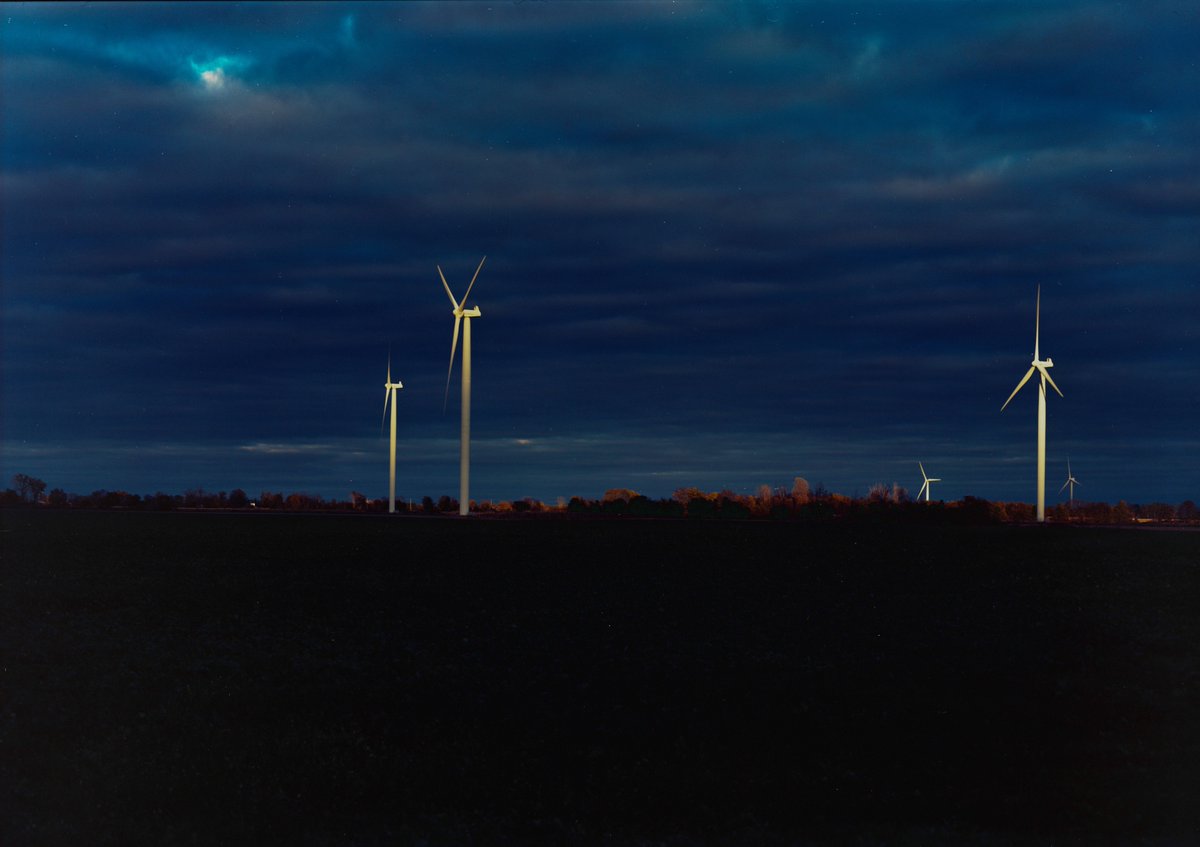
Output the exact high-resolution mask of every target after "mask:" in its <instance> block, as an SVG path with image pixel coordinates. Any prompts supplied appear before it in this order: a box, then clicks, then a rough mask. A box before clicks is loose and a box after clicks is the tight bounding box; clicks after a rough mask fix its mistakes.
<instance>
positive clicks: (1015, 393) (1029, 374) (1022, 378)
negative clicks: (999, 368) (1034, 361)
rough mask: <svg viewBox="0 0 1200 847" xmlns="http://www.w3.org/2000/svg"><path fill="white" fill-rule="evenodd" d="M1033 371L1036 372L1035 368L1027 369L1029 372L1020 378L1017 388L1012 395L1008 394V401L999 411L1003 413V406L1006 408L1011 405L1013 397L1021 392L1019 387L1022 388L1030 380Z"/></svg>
mask: <svg viewBox="0 0 1200 847" xmlns="http://www.w3.org/2000/svg"><path fill="white" fill-rule="evenodd" d="M1035 370H1037V368H1036V367H1031V368H1030V369H1029V370H1028V371H1027V372H1026V373H1025V376H1023V377H1021V381H1020V382H1018V383H1017V387H1016V388H1014V389H1013V393H1012V394H1010V395H1008V399H1007V400H1005V401H1004V406H1001V407H1000V411H1002V412H1003V411H1004V408H1005V406H1007V405H1008V404H1009V403H1011V402H1012V399H1013V398H1014V397H1016V396H1017V392H1018V391H1020V390H1021V386H1023V385H1024V384H1025V383H1027V382H1029V378H1030V377H1031V376H1033V372H1034V371H1035Z"/></svg>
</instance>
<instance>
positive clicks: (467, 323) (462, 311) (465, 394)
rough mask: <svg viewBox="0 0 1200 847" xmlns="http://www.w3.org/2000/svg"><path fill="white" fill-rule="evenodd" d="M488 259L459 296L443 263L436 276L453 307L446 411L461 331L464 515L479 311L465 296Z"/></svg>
mask: <svg viewBox="0 0 1200 847" xmlns="http://www.w3.org/2000/svg"><path fill="white" fill-rule="evenodd" d="M486 261H487V256H484V257H483V258H482V259H480V260H479V267H477V268H476V269H475V276H473V277H471V284H470V285H468V286H467V293H466V294H464V295H463V296H462V300H455V299H454V295H453V294H452V293H451V292H450V285H449V283H447V282H446V275H445V274H443V273H442V266H441V265H438V269H437V271H438V276H440V277H441V278H442V286H443V287H444V288H445V289H446V296H447V297H449V298H450V305H452V306H453V307H454V340H453V341H451V342H450V368H449V370H447V371H446V396H445V398H444V399H443V400H442V410H443V411H445V408H446V400H448V399H449V397H450V376H451V375H452V374H453V373H454V354H455V352H456V351H457V349H458V328H459V326H460V325H462V331H463V364H462V430H461V432H460V435H459V448H458V450H459V453H458V513H459V514H460V515H465V514H467V513H468V512H469V511H470V504H471V501H470V499H469V498H470V493H469V489H470V481H471V318H477V317H479V315H480V311H479V308H478V307H476V308H474V309H468V308H466V305H467V298H468V297H470V296H471V289H472V288H473V287H474V286H475V280H476V279H477V278H478V277H479V272H480V271H481V270H482V269H483V263H484V262H486Z"/></svg>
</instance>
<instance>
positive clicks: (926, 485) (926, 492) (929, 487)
mask: <svg viewBox="0 0 1200 847" xmlns="http://www.w3.org/2000/svg"><path fill="white" fill-rule="evenodd" d="M917 467H919V468H920V469H921V476H923V477H925V482H924V484H923V485H922V486H921V490H920V491H918V492H917V499H918V500H920V499H921V495H922V494H924V495H925V502H926V503H928V502H929V494H930V492H931V490H932V489H933V486H932V485H930V484H929V483H931V482H941V479H939V478H938V477H934V478H933V479H930V478H929V477H927V476H925V466H924V465H922V464H921V463H920V462H917Z"/></svg>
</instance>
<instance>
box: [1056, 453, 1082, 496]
mask: <svg viewBox="0 0 1200 847" xmlns="http://www.w3.org/2000/svg"><path fill="white" fill-rule="evenodd" d="M1082 484H1083V483H1081V482H1080V481H1079V480H1077V479H1076V478H1075V476H1074V475H1073V474H1072V473H1071V457H1070V456H1067V481H1066V482H1064V483H1063V487H1062V488H1060V489H1058V493H1059V494H1062V493H1063V491H1064V490H1065V489H1066V487H1067V486H1068V485H1069V486H1071V505H1072V506H1073V505H1075V486H1076V485H1082Z"/></svg>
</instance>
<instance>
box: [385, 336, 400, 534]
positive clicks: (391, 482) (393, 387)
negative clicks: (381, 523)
mask: <svg viewBox="0 0 1200 847" xmlns="http://www.w3.org/2000/svg"><path fill="white" fill-rule="evenodd" d="M403 387H404V386H403V385H401V384H400V380H396V381H395V382H392V352H391V351H390V350H389V351H388V366H387V382H385V383H384V384H383V415H384V419H386V418H387V411H388V401H389V400H390V401H391V404H392V443H391V450H390V452H389V453H388V512H389V513H394V512H395V511H396V391H397V390H399V389H401V388H403ZM379 428H380V430H382V429H383V421H382V420H381V421H380V422H379Z"/></svg>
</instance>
